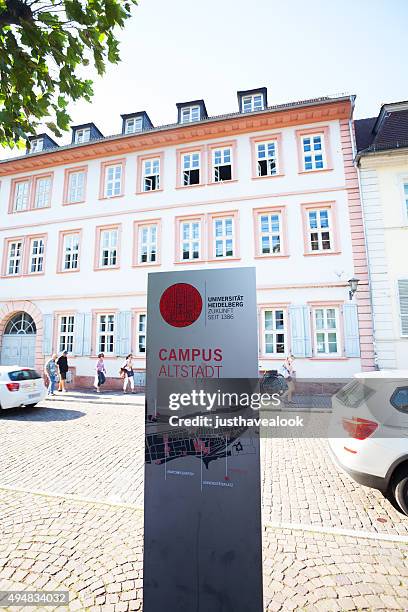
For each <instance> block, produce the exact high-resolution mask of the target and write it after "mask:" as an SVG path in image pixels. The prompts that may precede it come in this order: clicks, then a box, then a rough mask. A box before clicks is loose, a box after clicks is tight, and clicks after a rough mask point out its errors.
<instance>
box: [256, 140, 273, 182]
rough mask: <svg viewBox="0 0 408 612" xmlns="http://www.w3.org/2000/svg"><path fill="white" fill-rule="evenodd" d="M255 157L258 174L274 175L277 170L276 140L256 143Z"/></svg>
mask: <svg viewBox="0 0 408 612" xmlns="http://www.w3.org/2000/svg"><path fill="white" fill-rule="evenodd" d="M256 159H257V172H258V176H274V175H275V174H277V173H278V170H277V142H276V141H275V140H271V141H269V142H258V143H256Z"/></svg>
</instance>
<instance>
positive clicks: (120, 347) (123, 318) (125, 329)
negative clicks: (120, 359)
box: [116, 310, 132, 356]
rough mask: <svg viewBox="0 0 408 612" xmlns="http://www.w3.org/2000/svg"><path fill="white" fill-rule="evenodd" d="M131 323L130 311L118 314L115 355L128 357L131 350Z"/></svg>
mask: <svg viewBox="0 0 408 612" xmlns="http://www.w3.org/2000/svg"><path fill="white" fill-rule="evenodd" d="M131 323H132V313H131V311H130V310H124V311H122V312H119V314H118V318H117V332H116V354H117V355H121V356H122V355H123V356H125V355H128V354H129V353H130V351H131V350H132V349H131V344H132V343H131Z"/></svg>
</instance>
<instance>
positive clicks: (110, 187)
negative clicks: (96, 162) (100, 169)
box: [104, 164, 123, 198]
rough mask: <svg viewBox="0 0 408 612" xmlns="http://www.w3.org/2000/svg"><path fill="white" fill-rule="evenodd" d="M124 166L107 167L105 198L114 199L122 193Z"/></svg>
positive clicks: (105, 170)
mask: <svg viewBox="0 0 408 612" xmlns="http://www.w3.org/2000/svg"><path fill="white" fill-rule="evenodd" d="M122 170H123V168H122V164H112V165H107V166H105V168H104V172H105V187H104V197H105V198H112V197H114V196H118V195H121V193H122Z"/></svg>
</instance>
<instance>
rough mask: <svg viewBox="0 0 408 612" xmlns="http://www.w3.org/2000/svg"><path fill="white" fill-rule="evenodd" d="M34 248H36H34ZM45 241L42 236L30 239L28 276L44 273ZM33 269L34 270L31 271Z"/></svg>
mask: <svg viewBox="0 0 408 612" xmlns="http://www.w3.org/2000/svg"><path fill="white" fill-rule="evenodd" d="M34 247H36V248H34ZM44 259H45V240H44V238H43V237H42V236H40V237H38V238H31V239H30V260H29V264H28V274H40V273H41V272H44ZM33 267H34V270H33Z"/></svg>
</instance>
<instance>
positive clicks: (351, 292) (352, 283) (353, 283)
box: [348, 277, 360, 300]
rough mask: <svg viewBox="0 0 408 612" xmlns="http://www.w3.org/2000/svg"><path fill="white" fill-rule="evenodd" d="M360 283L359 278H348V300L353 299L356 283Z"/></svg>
mask: <svg viewBox="0 0 408 612" xmlns="http://www.w3.org/2000/svg"><path fill="white" fill-rule="evenodd" d="M359 282H360V279H359V278H354V277H353V278H350V280H349V281H348V284H349V287H350V290H349V298H350V300H352V299H353V295H354V294H355V292H356V291H357V287H358V283H359Z"/></svg>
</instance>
